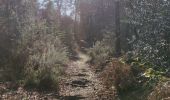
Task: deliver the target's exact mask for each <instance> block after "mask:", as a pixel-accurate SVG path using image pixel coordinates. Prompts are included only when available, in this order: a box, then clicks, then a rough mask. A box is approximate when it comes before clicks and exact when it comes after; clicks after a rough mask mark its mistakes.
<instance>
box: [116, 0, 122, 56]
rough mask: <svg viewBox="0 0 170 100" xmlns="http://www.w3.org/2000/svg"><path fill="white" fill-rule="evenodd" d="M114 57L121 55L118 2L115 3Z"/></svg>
mask: <svg viewBox="0 0 170 100" xmlns="http://www.w3.org/2000/svg"><path fill="white" fill-rule="evenodd" d="M115 34H116V42H115V56H116V57H119V56H120V55H121V46H120V2H119V1H115Z"/></svg>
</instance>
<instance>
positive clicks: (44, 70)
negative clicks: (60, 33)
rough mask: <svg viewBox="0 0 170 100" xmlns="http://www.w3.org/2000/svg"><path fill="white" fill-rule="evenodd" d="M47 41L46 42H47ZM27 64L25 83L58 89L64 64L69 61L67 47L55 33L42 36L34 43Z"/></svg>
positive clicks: (42, 87)
mask: <svg viewBox="0 0 170 100" xmlns="http://www.w3.org/2000/svg"><path fill="white" fill-rule="evenodd" d="M45 41H46V42H45ZM30 53H31V55H30V56H29V59H28V62H27V65H26V66H25V73H26V79H25V85H26V86H33V87H38V88H40V89H56V87H57V84H58V79H59V76H60V74H61V72H62V66H64V65H65V64H66V63H67V61H68V55H67V51H66V48H65V47H64V46H63V45H62V44H61V42H60V40H59V39H58V38H57V37H56V36H53V35H50V34H49V35H46V36H42V38H41V36H40V39H39V40H37V41H35V42H34V43H33V47H32V49H31V50H30Z"/></svg>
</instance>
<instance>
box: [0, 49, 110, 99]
mask: <svg viewBox="0 0 170 100" xmlns="http://www.w3.org/2000/svg"><path fill="white" fill-rule="evenodd" d="M78 57H79V59H78V60H73V61H71V62H70V63H69V65H68V66H67V67H66V69H65V74H63V75H62V76H61V80H60V83H59V93H56V92H50V91H49V92H44V91H43V92H39V91H37V90H32V89H31V90H27V89H24V88H23V87H20V86H19V87H17V88H16V89H11V88H8V83H5V84H4V83H0V100H113V98H112V97H111V99H108V95H109V94H108V91H107V90H105V86H104V85H103V83H102V80H101V79H99V78H98V74H96V73H95V72H94V71H93V70H92V68H91V66H90V65H89V64H88V63H87V62H88V61H89V60H90V57H88V56H87V55H86V54H83V53H81V52H79V53H78ZM12 84H13V83H12ZM9 85H10V83H9ZM111 92H112V93H113V91H111ZM112 93H111V94H112ZM99 94H101V95H102V97H101V95H99ZM103 94H106V95H104V96H103Z"/></svg>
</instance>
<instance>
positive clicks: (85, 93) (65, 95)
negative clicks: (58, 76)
mask: <svg viewBox="0 0 170 100" xmlns="http://www.w3.org/2000/svg"><path fill="white" fill-rule="evenodd" d="M79 58H80V59H79V60H77V61H73V62H71V64H70V65H69V66H68V68H67V69H66V76H65V77H64V78H63V79H62V84H61V85H60V96H61V97H60V99H61V100H96V97H95V94H96V93H97V91H99V90H101V89H102V87H103V86H102V85H101V82H100V81H99V80H98V78H97V75H96V74H95V73H94V72H93V71H92V70H91V68H90V66H89V65H88V64H87V63H86V62H87V61H88V60H90V57H88V56H87V55H85V54H83V53H81V52H79Z"/></svg>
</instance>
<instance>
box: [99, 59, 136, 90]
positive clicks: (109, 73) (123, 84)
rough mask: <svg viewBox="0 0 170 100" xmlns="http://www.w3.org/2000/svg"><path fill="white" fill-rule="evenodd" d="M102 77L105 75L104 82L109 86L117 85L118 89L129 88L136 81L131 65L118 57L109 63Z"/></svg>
mask: <svg viewBox="0 0 170 100" xmlns="http://www.w3.org/2000/svg"><path fill="white" fill-rule="evenodd" d="M101 77H103V80H104V83H105V84H106V86H108V88H110V87H113V86H115V87H116V89H117V90H118V91H121V90H127V89H128V88H130V87H131V86H133V82H134V81H135V78H134V76H133V73H132V71H131V67H130V66H129V65H127V64H124V63H121V62H120V61H119V60H117V59H113V60H112V62H111V63H109V65H108V66H107V67H106V68H105V70H104V71H103V72H102V74H101Z"/></svg>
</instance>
